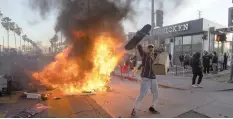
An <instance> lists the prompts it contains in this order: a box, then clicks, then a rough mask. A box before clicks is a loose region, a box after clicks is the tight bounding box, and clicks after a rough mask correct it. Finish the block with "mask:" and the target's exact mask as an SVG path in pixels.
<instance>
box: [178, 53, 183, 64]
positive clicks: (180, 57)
mask: <svg viewBox="0 0 233 119" xmlns="http://www.w3.org/2000/svg"><path fill="white" fill-rule="evenodd" d="M179 60H180V64H181V67H182V66H184V55H183V54H182V53H181V54H180V56H179Z"/></svg>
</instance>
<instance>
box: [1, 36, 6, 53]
mask: <svg viewBox="0 0 233 119" xmlns="http://www.w3.org/2000/svg"><path fill="white" fill-rule="evenodd" d="M4 45H5V44H4V36H3V37H2V52H4V48H5V46H4Z"/></svg>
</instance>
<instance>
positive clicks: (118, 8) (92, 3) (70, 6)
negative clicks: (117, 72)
mask: <svg viewBox="0 0 233 119" xmlns="http://www.w3.org/2000/svg"><path fill="white" fill-rule="evenodd" d="M133 2H134V0H30V4H29V5H30V6H31V8H33V9H34V10H37V11H38V10H39V12H40V14H41V17H42V18H46V16H47V15H49V13H51V12H52V11H53V10H58V12H59V15H58V17H57V23H56V26H55V28H54V29H55V32H62V33H63V34H64V36H65V37H66V39H67V42H68V43H69V44H72V46H73V48H72V52H71V54H70V55H69V56H70V58H72V59H75V61H76V62H77V64H79V66H80V67H81V71H80V72H79V74H78V75H79V76H80V77H81V78H82V79H84V78H83V77H85V73H86V72H88V71H90V70H91V69H92V67H93V61H91V59H92V58H93V56H92V55H93V54H92V53H93V48H94V43H95V41H94V40H95V38H96V37H97V36H99V35H100V34H101V33H106V32H108V33H110V35H111V36H112V37H114V38H116V39H117V42H121V41H122V40H124V30H123V27H122V20H124V19H125V18H128V17H131V16H133V14H134V10H133V7H132V3H133ZM80 32H82V33H84V34H85V36H83V37H77V34H78V33H80Z"/></svg>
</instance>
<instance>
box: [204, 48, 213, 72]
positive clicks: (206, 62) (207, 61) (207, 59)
mask: <svg viewBox="0 0 233 119" xmlns="http://www.w3.org/2000/svg"><path fill="white" fill-rule="evenodd" d="M210 59H211V58H210V56H209V54H208V52H207V51H205V53H204V56H203V57H202V62H203V67H204V74H209V73H210Z"/></svg>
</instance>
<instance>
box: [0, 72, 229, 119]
mask: <svg viewBox="0 0 233 119" xmlns="http://www.w3.org/2000/svg"><path fill="white" fill-rule="evenodd" d="M218 78H220V77H218ZM225 78H226V77H225ZM111 79H112V80H111V83H110V86H111V88H112V91H111V92H102V93H97V94H95V95H88V96H80V95H79V96H78V95H76V96H64V95H62V93H61V92H60V91H57V90H53V91H50V93H52V97H51V98H49V99H48V100H47V101H39V100H34V99H24V98H19V99H17V101H15V103H10V104H1V106H0V112H1V113H3V112H5V111H7V116H11V115H14V114H16V113H18V112H20V111H22V110H25V109H27V108H30V107H32V106H33V105H36V104H38V103H39V104H44V105H47V106H49V108H48V110H46V111H44V112H43V113H41V114H38V115H37V116H36V117H60V118H62V117H102V118H104V117H124V118H127V117H130V113H131V111H132V107H133V104H134V102H135V100H136V98H137V96H138V94H139V89H140V80H139V81H130V80H127V79H125V80H122V79H121V78H120V77H118V76H112V78H111ZM214 79H217V78H215V77H212V78H208V77H207V78H205V79H204V81H203V86H204V88H200V89H199V88H197V89H196V88H192V87H191V84H190V83H191V78H190V77H179V76H169V75H168V76H157V80H158V82H159V100H158V102H157V105H156V109H157V110H158V111H159V112H160V114H150V113H149V111H148V108H149V106H150V104H151V100H152V95H151V94H150V92H148V95H147V96H146V97H145V99H144V100H143V103H142V105H141V107H140V109H139V110H138V113H137V116H136V117H146V118H155V117H164V118H171V117H196V118H198V117H213V118H214V117H215V118H218V117H233V115H232V111H233V105H232V104H233V101H232V98H233V95H232V90H233V84H229V83H226V81H225V82H224V81H223V80H224V77H223V78H222V80H221V81H218V80H214ZM225 80H227V79H225ZM47 93H48V92H47ZM53 97H61V99H60V100H54V99H53Z"/></svg>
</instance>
